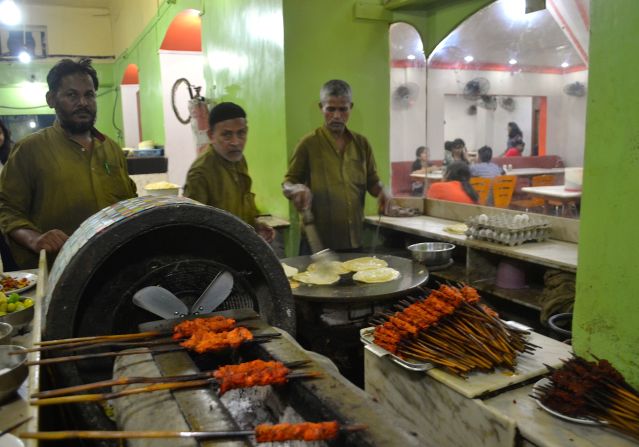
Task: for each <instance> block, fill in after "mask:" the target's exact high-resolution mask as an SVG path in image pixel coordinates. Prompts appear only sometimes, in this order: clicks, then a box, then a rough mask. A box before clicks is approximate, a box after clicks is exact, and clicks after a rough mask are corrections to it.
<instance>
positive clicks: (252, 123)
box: [202, 0, 288, 217]
mask: <svg viewBox="0 0 639 447" xmlns="http://www.w3.org/2000/svg"><path fill="white" fill-rule="evenodd" d="M282 27H283V23H282V1H281V0H260V1H255V0H212V1H209V2H207V3H206V14H204V16H203V17H202V35H203V42H202V50H203V51H204V53H205V55H206V62H205V69H204V71H205V79H206V85H207V92H206V96H207V97H209V98H212V99H215V101H216V102H221V101H232V102H236V103H238V104H240V105H241V106H242V107H243V108H244V109H245V110H246V113H247V119H248V124H249V136H248V142H247V145H246V150H245V156H246V159H247V162H248V165H249V172H250V173H251V177H252V179H253V191H254V192H255V194H256V202H257V206H258V208H259V209H260V211H262V212H268V213H270V214H273V215H276V216H281V217H286V216H287V214H288V201H287V200H286V199H285V198H284V197H283V196H282V193H281V188H280V184H281V182H282V177H283V176H284V172H285V170H286V164H287V157H286V147H287V144H286V134H285V121H286V115H285V109H284V97H285V94H284V82H285V80H284V50H283V45H284V42H283V33H284V31H283V28H282Z"/></svg>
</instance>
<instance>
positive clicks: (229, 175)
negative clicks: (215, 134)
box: [184, 145, 258, 226]
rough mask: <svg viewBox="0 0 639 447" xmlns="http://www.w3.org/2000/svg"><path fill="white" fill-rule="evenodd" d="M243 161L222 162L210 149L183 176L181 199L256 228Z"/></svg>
mask: <svg viewBox="0 0 639 447" xmlns="http://www.w3.org/2000/svg"><path fill="white" fill-rule="evenodd" d="M251 184H252V181H251V177H250V176H249V173H248V165H247V164H246V159H245V158H242V160H240V161H237V162H232V161H228V160H226V159H224V158H223V157H222V156H221V155H220V154H218V153H217V152H215V150H214V149H213V146H211V145H209V147H208V148H207V149H206V151H205V152H204V153H203V154H202V155H200V156H199V157H198V158H197V160H195V161H194V162H193V164H192V165H191V168H190V169H189V172H188V174H187V176H186V185H184V195H185V196H186V197H188V198H190V199H193V200H197V201H198V202H200V203H203V204H204V205H209V206H214V207H216V208H220V209H223V210H225V211H228V212H229V213H231V214H233V215H235V216H237V217H239V218H240V219H242V220H243V221H244V222H246V223H248V224H249V225H253V226H255V218H256V217H257V214H258V213H257V207H256V206H255V194H253V193H252V192H251Z"/></svg>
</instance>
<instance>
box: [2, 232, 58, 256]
mask: <svg viewBox="0 0 639 447" xmlns="http://www.w3.org/2000/svg"><path fill="white" fill-rule="evenodd" d="M9 236H10V237H11V238H12V239H13V240H15V241H16V242H17V243H18V244H20V245H22V246H24V247H27V248H28V249H29V250H31V251H32V252H34V253H40V250H43V249H44V250H45V251H46V252H47V253H53V254H55V253H57V252H59V251H60V249H61V248H62V246H63V245H64V243H65V242H66V241H67V239H69V236H67V235H66V234H65V233H64V232H63V231H62V230H56V229H54V230H49V231H47V232H46V233H43V234H41V233H39V232H37V231H35V230H31V229H29V228H18V229H17V230H13V231H12V232H11V233H10V234H9Z"/></svg>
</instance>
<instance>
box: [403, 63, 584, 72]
mask: <svg viewBox="0 0 639 447" xmlns="http://www.w3.org/2000/svg"><path fill="white" fill-rule="evenodd" d="M393 62H394V61H393ZM392 66H393V67H395V64H394V63H393V64H392ZM428 68H435V69H440V70H479V71H522V72H525V73H543V74H564V73H573V72H576V71H584V70H587V69H588V67H586V66H585V65H575V66H574V67H569V68H557V67H541V66H536V65H506V64H491V63H474V62H473V63H472V64H462V63H450V62H438V61H431V62H430V63H429V64H428Z"/></svg>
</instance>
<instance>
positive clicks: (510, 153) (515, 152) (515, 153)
mask: <svg viewBox="0 0 639 447" xmlns="http://www.w3.org/2000/svg"><path fill="white" fill-rule="evenodd" d="M514 144H515V145H514V146H513V147H511V148H510V149H508V150H507V151H506V152H505V153H504V155H503V156H504V157H521V156H522V155H523V154H524V147H525V146H526V143H524V142H523V141H516V142H515V143H514Z"/></svg>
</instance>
